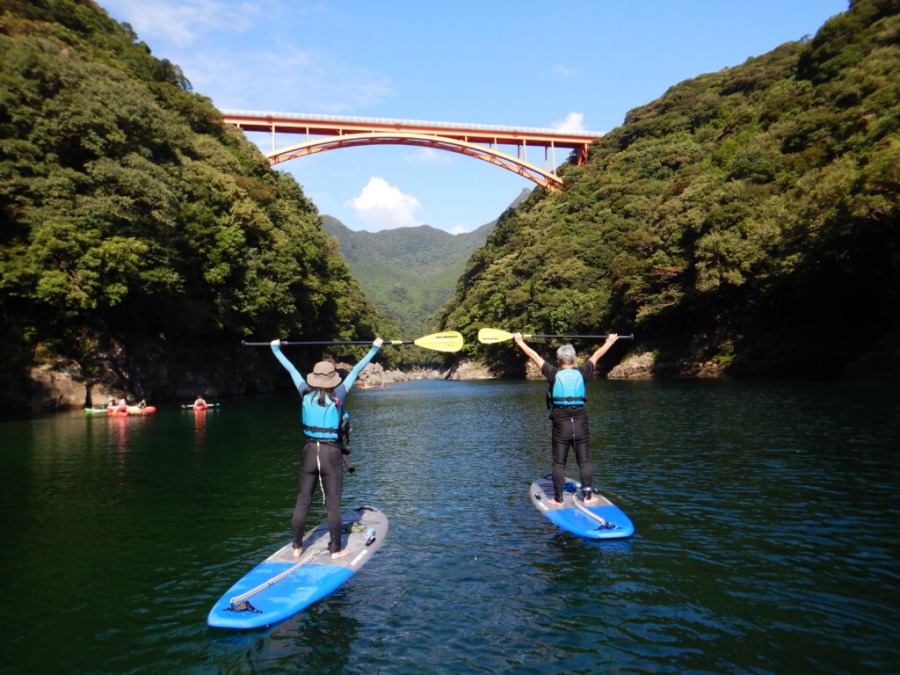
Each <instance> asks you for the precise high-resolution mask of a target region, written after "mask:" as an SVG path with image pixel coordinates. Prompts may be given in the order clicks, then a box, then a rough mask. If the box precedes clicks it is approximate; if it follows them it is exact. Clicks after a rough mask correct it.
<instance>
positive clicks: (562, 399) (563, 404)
mask: <svg viewBox="0 0 900 675" xmlns="http://www.w3.org/2000/svg"><path fill="white" fill-rule="evenodd" d="M513 339H514V340H515V341H516V344H517V345H518V346H519V349H521V350H522V351H523V352H525V354H526V356H528V358H530V359H531V360H532V361H534V364H535V365H536V366H537V367H538V368H540V370H541V373H542V374H543V375H544V377H546V378H547V382H548V388H547V407H548V408H550V420H551V421H552V422H553V432H552V435H551V447H552V450H553V465H552V476H553V492H554V493H555V494H554V499H555V501H556V503H557V504H561V503H562V493H563V484H564V483H565V480H566V460H567V459H568V457H569V449H570V448H573V449H574V450H575V461H576V462H578V470H579V473H580V475H581V493H582V495H583V497H584V503H585V504H593V503H594V499H595V498H594V495H593V485H592V483H593V481H594V468H593V467H592V466H591V457H590V440H591V437H590V430H589V429H588V418H587V408H586V407H585V406H586V403H587V392H586V391H585V383H586V382H587V381H588V379H590V377H591V374H592V373H593V372H594V369H595V368H596V367H597V362H598V361H599V360H600V357H602V356H603V355H604V354H605V353H606V352H607V351H609V348H610V347H612V346H613V343H614V342H615V341H616V340H618V339H619V336H618V335H616V334H615V333H613V334H611V335H609V336H607V338H606V341H605V342H604V343H603V344H602V345H600V347H599V349H597V351H595V352H594V353H593V354H591V356H590V357H589V358H588V359H587V360H586V361H585V362H584V363H582V364H581V365H580V366H578V365H576V364H575V348H574V347H573V346H572V345H563V346H562V347H560V348H559V349H557V350H556V365H555V366H554V365H553V364H552V363H548V362H546V361H544V359H542V358H541V356H540V355H539V354H538V353H537V352H536V351H534V350H533V349H532V348H531V347H529V346H528V345H527V344H525V340H524V339H522V334H521V333H514V334H513Z"/></svg>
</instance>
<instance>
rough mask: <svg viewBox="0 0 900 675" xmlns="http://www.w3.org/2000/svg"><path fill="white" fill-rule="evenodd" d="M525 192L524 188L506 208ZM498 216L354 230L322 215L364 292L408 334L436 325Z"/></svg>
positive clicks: (521, 197)
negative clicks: (457, 228)
mask: <svg viewBox="0 0 900 675" xmlns="http://www.w3.org/2000/svg"><path fill="white" fill-rule="evenodd" d="M529 193H530V190H528V189H523V190H522V192H521V194H520V195H519V197H518V198H516V199H515V200H514V201H513V203H512V204H511V205H510V208H513V207H515V206H517V205H518V204H520V203H521V202H522V201H524V200H525V198H526V197H527V196H528V194H529ZM496 222H497V221H496V220H493V221H491V222H490V223H486V224H485V225H482V226H481V227H479V228H477V229H475V230H473V231H472V232H467V233H464V234H455V235H454V234H450V233H449V232H444V231H443V230H436V229H435V228H433V227H429V226H428V225H422V226H419V227H403V228H399V229H394V230H383V231H381V232H365V231H362V232H355V231H353V230H351V229H349V228H348V227H347V226H345V225H344V224H343V223H341V222H340V221H339V220H337V219H335V218H332V217H330V216H323V218H322V224H323V226H324V228H325V231H326V232H328V233H329V234H331V235H332V236H334V237H335V238H336V239H337V240H338V242H340V246H341V252H342V253H343V254H344V258H345V259H346V260H347V264H348V265H349V266H350V272H351V273H352V274H353V277H354V278H355V279H356V280H357V281H358V282H359V284H360V286H361V287H362V288H363V290H364V291H365V293H366V297H368V298H369V299H370V300H371V301H372V303H373V304H375V306H376V307H378V308H379V309H380V310H382V311H383V312H384V313H385V314H386V315H387V316H389V317H391V318H392V319H394V320H395V321H396V322H397V323H398V324H399V325H401V326H403V328H404V329H405V330H406V332H407V333H408V334H410V335H412V334H415V333H421V332H430V331H431V329H433V328H434V327H435V321H436V319H435V316H436V314H437V313H438V310H439V309H440V308H441V307H442V306H443V305H444V303H446V302H447V301H448V300H449V299H450V298H451V297H452V295H453V291H454V289H455V288H456V281H457V279H459V276H460V275H461V274H462V273H463V271H464V270H465V267H466V261H467V260H468V259H469V256H471V255H472V252H473V251H474V250H475V249H476V248H477V247H478V246H480V245H481V244H483V243H484V241H485V239H486V238H487V236H488V234H489V233H490V231H491V230H492V229H494V225H495V224H496Z"/></svg>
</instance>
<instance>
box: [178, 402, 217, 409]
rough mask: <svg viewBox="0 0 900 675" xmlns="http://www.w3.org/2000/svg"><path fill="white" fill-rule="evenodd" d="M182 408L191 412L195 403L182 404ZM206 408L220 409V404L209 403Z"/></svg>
mask: <svg viewBox="0 0 900 675" xmlns="http://www.w3.org/2000/svg"><path fill="white" fill-rule="evenodd" d="M181 407H182V408H184V409H185V410H189V409H191V408H193V407H194V404H193V403H182V404H181ZM206 407H207V408H218V407H219V404H218V403H207V404H206Z"/></svg>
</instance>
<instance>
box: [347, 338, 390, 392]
mask: <svg viewBox="0 0 900 675" xmlns="http://www.w3.org/2000/svg"><path fill="white" fill-rule="evenodd" d="M383 342H384V340H382V339H381V338H375V342H373V343H372V348H371V349H370V350H369V353H368V354H366V355H365V356H364V357H362V359H361V360H360V362H359V363H357V364H356V365H355V366H353V370H351V371H350V373H349V374H348V375H347V377H346V378H345V379H344V381H343V382H342V383H341V384H343V385H344V388H345V389H346V390H347V391H348V392H349V391H350V388H351V387H352V386H353V383H354V382H356V378H357V377H359V374H360V373H361V372H362V370H363V368H365V367H366V366H367V365H369V361H371V360H372V359H373V358H374V357H375V355H376V354H377V353H378V351H379V350H380V349H381V345H382V343H383Z"/></svg>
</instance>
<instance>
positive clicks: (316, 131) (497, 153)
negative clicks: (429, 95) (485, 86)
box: [222, 110, 602, 188]
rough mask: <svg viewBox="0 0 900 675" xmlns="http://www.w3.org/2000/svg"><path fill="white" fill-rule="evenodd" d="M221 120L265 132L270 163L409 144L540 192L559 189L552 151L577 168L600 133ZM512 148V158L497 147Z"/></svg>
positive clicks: (278, 118)
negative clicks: (563, 153)
mask: <svg viewBox="0 0 900 675" xmlns="http://www.w3.org/2000/svg"><path fill="white" fill-rule="evenodd" d="M222 121H223V122H224V123H225V124H231V125H234V126H236V127H238V128H239V129H241V130H243V131H245V132H246V131H254V132H264V133H269V134H271V136H272V150H271V151H269V152H266V153H265V155H266V157H267V158H268V160H269V163H270V164H279V163H281V162H286V161H288V160H290V159H295V158H297V157H305V156H306V155H311V154H313V153H316V152H323V151H325V150H337V149H338V148H352V147H356V146H361V145H414V146H419V147H426V148H434V149H436V150H447V151H449V152H457V153H460V154H463V155H467V156H469V157H474V158H476V159H480V160H483V161H485V162H489V163H491V164H494V165H496V166H499V167H502V168H504V169H507V170H509V171H512V172H513V173H516V174H518V175H520V176H524V177H525V178H527V179H528V180H531V181H534V182H535V183H537V184H538V185H541V186H543V187H545V188H555V187H558V186H560V185H562V183H563V181H562V179H561V178H560V177H559V176H558V175H557V174H556V167H557V166H558V164H557V161H556V149H557V148H561V149H564V150H569V151H572V152H574V153H575V160H576V162H577V164H578V165H579V166H580V165H582V164H584V163H585V162H586V161H587V157H588V148H589V147H590V144H591V143H592V142H594V141H598V140H599V139H600V138H601V136H602V134H601V133H600V132H596V131H562V130H557V129H531V128H527V127H501V126H488V125H479V124H454V123H449V122H420V121H415V120H392V119H370V118H365V117H336V116H332V115H303V114H299V113H297V114H295V113H272V112H248V111H243V110H223V111H222ZM278 134H299V135H303V136H305V140H304V141H302V142H300V143H295V144H293V145H288V146H285V147H281V148H279V147H278V142H277V135H278ZM501 146H504V147H514V148H515V152H516V154H515V155H512V154H509V153H508V152H503V151H501V150H500V149H499V148H500V147H501ZM529 147H531V148H542V149H543V151H544V166H543V168H542V167H539V166H537V165H535V164H532V163H531V162H529V161H528V149H529Z"/></svg>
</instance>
